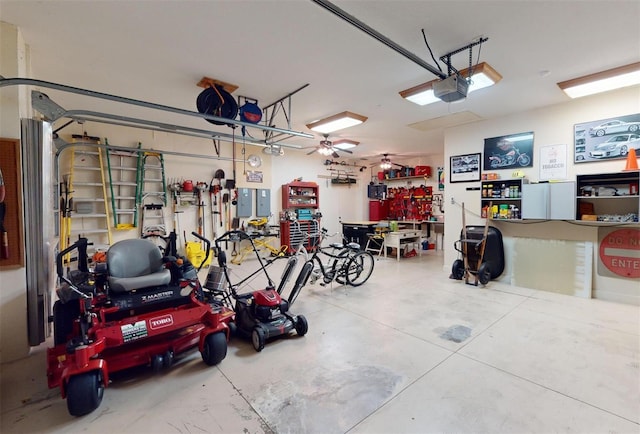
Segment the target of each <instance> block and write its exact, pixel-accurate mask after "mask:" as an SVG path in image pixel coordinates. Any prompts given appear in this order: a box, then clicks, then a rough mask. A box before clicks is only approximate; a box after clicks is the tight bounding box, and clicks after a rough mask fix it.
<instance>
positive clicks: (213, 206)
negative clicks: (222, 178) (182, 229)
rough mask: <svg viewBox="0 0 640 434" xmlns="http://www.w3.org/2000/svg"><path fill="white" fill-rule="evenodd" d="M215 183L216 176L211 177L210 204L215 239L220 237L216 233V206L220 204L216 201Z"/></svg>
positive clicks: (212, 232) (212, 230)
mask: <svg viewBox="0 0 640 434" xmlns="http://www.w3.org/2000/svg"><path fill="white" fill-rule="evenodd" d="M214 183H215V178H211V181H210V182H209V206H210V207H211V234H212V237H213V239H214V240H215V239H216V238H218V235H217V234H216V207H217V205H218V204H217V201H216V194H215V186H214Z"/></svg>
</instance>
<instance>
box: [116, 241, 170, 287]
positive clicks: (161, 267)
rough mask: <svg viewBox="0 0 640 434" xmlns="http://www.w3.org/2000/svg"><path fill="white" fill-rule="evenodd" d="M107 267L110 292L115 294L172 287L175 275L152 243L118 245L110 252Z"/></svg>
mask: <svg viewBox="0 0 640 434" xmlns="http://www.w3.org/2000/svg"><path fill="white" fill-rule="evenodd" d="M107 264H108V267H109V277H108V282H109V288H110V290H111V291H112V292H114V293H119V294H122V293H127V292H131V291H133V290H138V289H144V288H156V287H158V286H164V285H168V284H169V283H171V272H170V271H169V270H168V269H167V268H165V264H164V262H163V260H162V253H161V252H160V249H158V246H156V245H155V244H153V243H152V242H151V241H148V240H142V239H134V240H123V241H118V242H117V243H115V244H114V245H113V246H111V247H110V248H109V250H108V251H107Z"/></svg>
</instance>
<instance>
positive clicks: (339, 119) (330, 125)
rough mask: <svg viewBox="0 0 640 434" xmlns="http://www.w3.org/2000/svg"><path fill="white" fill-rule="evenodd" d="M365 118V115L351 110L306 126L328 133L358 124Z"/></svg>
mask: <svg viewBox="0 0 640 434" xmlns="http://www.w3.org/2000/svg"><path fill="white" fill-rule="evenodd" d="M366 120H367V117H366V116H362V115H359V114H357V113H352V112H342V113H338V114H337V115H333V116H329V117H328V118H325V119H320V120H319V121H315V122H311V123H310V124H307V128H309V129H310V130H312V131H317V132H319V133H323V134H328V133H331V132H333V131H337V130H341V129H343V128H347V127H352V126H354V125H358V124H361V123H363V122H364V121H366Z"/></svg>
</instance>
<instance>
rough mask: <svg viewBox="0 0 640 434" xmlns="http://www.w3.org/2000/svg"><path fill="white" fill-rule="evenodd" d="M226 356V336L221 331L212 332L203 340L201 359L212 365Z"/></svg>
mask: <svg viewBox="0 0 640 434" xmlns="http://www.w3.org/2000/svg"><path fill="white" fill-rule="evenodd" d="M226 356H227V337H226V336H225V334H224V333H223V332H218V333H212V334H210V335H209V336H207V337H206V339H205V340H204V348H203V349H202V360H204V362H205V363H206V364H207V365H209V366H214V365H217V364H218V363H220V362H221V361H222V360H223V359H224V358H225V357H226Z"/></svg>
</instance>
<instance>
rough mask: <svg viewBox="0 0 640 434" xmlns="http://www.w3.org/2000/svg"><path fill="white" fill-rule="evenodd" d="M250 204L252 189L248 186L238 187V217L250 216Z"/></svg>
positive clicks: (251, 202)
mask: <svg viewBox="0 0 640 434" xmlns="http://www.w3.org/2000/svg"><path fill="white" fill-rule="evenodd" d="M252 204H253V190H252V189H250V188H239V189H238V205H237V207H236V215H237V216H238V217H251V211H252V209H251V208H252Z"/></svg>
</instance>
